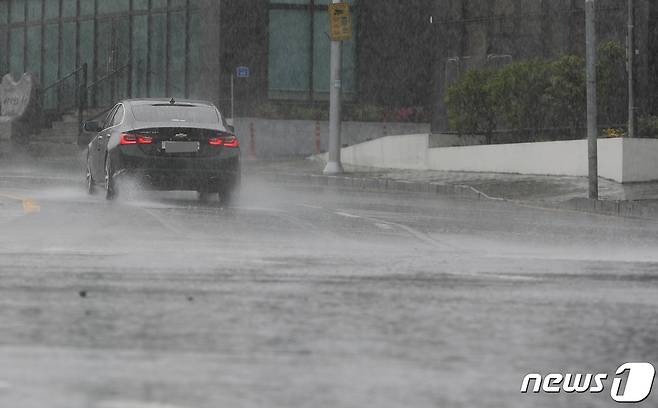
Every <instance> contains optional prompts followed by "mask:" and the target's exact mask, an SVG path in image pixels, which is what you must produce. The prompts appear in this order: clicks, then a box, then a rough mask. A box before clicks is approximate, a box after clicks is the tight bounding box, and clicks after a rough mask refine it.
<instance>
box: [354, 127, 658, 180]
mask: <svg viewBox="0 0 658 408" xmlns="http://www.w3.org/2000/svg"><path fill="white" fill-rule="evenodd" d="M428 146H429V134H416V135H403V136H389V137H384V138H380V139H377V140H373V141H370V142H366V143H361V144H358V145H355V146H351V147H347V148H344V149H343V151H342V160H343V163H345V164H350V165H355V166H369V167H381V168H395V169H417V170H443V171H470V172H492V173H516V174H538V175H564V176H586V175H587V168H588V166H587V141H586V140H570V141H559V142H539V143H518V144H502V145H480V146H460V147H441V148H429V147H428ZM598 151H599V175H600V176H601V177H604V178H607V179H611V180H615V181H617V182H620V183H630V182H642V181H653V180H658V140H656V139H622V138H616V139H601V140H599V147H598Z"/></svg>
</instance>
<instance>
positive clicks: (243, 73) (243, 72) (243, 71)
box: [236, 67, 250, 78]
mask: <svg viewBox="0 0 658 408" xmlns="http://www.w3.org/2000/svg"><path fill="white" fill-rule="evenodd" d="M236 72H237V75H236V76H237V77H238V78H249V74H250V73H249V67H238V68H237V69H236Z"/></svg>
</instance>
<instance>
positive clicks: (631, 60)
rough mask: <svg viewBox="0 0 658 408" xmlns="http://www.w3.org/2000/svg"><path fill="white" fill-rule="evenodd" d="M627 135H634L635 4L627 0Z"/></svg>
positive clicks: (631, 0)
mask: <svg viewBox="0 0 658 408" xmlns="http://www.w3.org/2000/svg"><path fill="white" fill-rule="evenodd" d="M626 55H627V61H628V68H627V71H628V137H635V5H634V1H633V0H628V44H627V45H626Z"/></svg>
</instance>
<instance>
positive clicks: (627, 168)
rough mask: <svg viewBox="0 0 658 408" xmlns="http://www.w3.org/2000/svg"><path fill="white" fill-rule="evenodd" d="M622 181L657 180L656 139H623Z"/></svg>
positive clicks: (657, 158) (657, 151) (657, 142)
mask: <svg viewBox="0 0 658 408" xmlns="http://www.w3.org/2000/svg"><path fill="white" fill-rule="evenodd" d="M623 167H624V172H623V180H622V182H624V183H634V182H640V181H653V180H658V140H656V139H624V165H623Z"/></svg>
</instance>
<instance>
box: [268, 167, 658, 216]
mask: <svg viewBox="0 0 658 408" xmlns="http://www.w3.org/2000/svg"><path fill="white" fill-rule="evenodd" d="M270 177H271V178H272V181H274V182H277V183H281V184H310V185H313V186H318V187H334V188H346V189H352V190H359V191H370V192H395V193H417V194H425V195H431V196H446V197H453V198H463V199H475V200H487V201H498V202H501V201H507V202H510V203H516V204H522V205H530V206H534V207H538V208H545V209H553V210H566V211H578V212H583V213H591V214H598V215H609V216H618V217H627V218H643V219H658V207H650V206H647V205H646V204H643V203H642V202H641V201H605V200H590V199H587V198H582V199H581V198H576V199H572V200H569V201H565V202H548V201H522V200H510V199H505V198H500V197H492V196H489V195H487V194H485V193H483V192H482V191H479V190H478V189H476V188H474V187H472V186H469V185H465V184H446V183H432V182H415V181H401V180H392V179H386V178H377V177H352V176H349V175H342V176H326V175H321V174H295V173H274V174H271V175H270Z"/></svg>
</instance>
